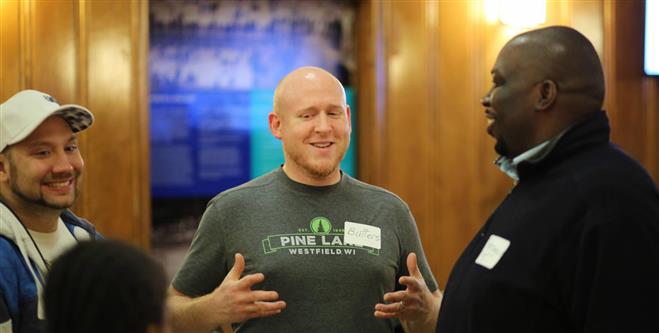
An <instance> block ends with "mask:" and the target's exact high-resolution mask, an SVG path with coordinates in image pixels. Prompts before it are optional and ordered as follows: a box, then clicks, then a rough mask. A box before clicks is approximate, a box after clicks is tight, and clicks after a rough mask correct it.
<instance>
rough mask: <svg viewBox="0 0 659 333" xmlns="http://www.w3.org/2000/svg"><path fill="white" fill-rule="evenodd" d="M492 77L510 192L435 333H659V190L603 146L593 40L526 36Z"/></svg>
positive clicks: (491, 100)
mask: <svg viewBox="0 0 659 333" xmlns="http://www.w3.org/2000/svg"><path fill="white" fill-rule="evenodd" d="M492 80H493V86H492V89H491V90H490V91H489V92H488V94H487V95H486V96H485V97H483V99H482V104H483V106H484V107H485V116H486V118H487V119H488V121H489V125H488V127H487V132H488V133H489V134H490V135H491V136H493V137H494V138H495V139H496V146H495V150H496V151H497V152H498V153H499V154H500V155H501V156H500V157H499V159H498V160H497V161H496V164H497V165H498V166H499V167H500V168H501V169H502V171H504V172H505V173H506V174H508V175H509V176H510V177H511V178H512V179H513V180H514V182H515V186H514V187H513V189H512V191H511V192H510V193H509V194H508V196H507V197H506V198H505V200H504V201H503V202H502V203H501V204H500V205H499V207H498V208H497V209H496V210H495V211H494V213H493V214H492V216H491V217H490V218H489V219H488V220H487V222H486V223H485V225H484V226H483V227H482V229H481V230H480V231H479V232H478V233H477V234H476V236H475V237H474V239H473V240H472V241H471V243H469V245H468V246H467V249H466V250H465V251H464V252H463V253H462V255H461V256H460V258H459V259H458V261H457V263H456V264H455V267H454V268H453V271H452V272H451V275H450V277H449V281H448V284H447V286H446V290H445V293H444V299H443V302H442V305H441V312H440V314H439V322H438V327H437V332H442V333H445V332H446V333H448V332H450V333H455V332H458V333H459V332H479V333H482V332H534V333H542V332H659V319H658V318H659V316H657V314H659V282H658V281H659V194H658V192H657V187H656V185H655V184H654V182H653V181H652V179H651V178H650V177H649V175H648V174H647V172H646V171H645V170H643V168H642V167H641V166H640V165H639V164H638V163H637V162H636V161H635V160H633V159H631V158H630V157H628V156H627V155H625V154H624V153H623V152H622V151H621V150H620V149H619V148H618V147H616V146H615V145H613V144H611V143H610V142H609V132H610V128H609V121H608V119H607V116H606V114H605V113H604V112H603V111H602V110H601V107H602V102H603V99H604V79H603V73H602V66H601V64H600V61H599V58H598V56H597V53H596V52H595V49H594V48H593V46H592V44H591V43H590V42H589V41H588V40H587V39H586V37H584V36H583V35H582V34H580V33H579V32H577V31H576V30H574V29H571V28H567V27H548V28H544V29H539V30H534V31H530V32H527V33H523V34H521V35H518V36H516V37H514V38H513V39H512V40H511V41H510V42H508V43H507V44H506V45H505V46H504V47H503V49H502V50H501V52H500V53H499V56H498V57H497V60H496V63H495V65H494V68H493V69H492Z"/></svg>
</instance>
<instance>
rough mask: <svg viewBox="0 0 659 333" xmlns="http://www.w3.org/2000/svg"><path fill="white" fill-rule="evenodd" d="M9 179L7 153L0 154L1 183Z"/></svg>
mask: <svg viewBox="0 0 659 333" xmlns="http://www.w3.org/2000/svg"><path fill="white" fill-rule="evenodd" d="M7 179H9V159H8V158H7V154H6V153H0V182H1V183H4V182H6V181H7Z"/></svg>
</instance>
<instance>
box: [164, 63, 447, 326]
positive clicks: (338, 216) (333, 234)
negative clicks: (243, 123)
mask: <svg viewBox="0 0 659 333" xmlns="http://www.w3.org/2000/svg"><path fill="white" fill-rule="evenodd" d="M269 123H270V129H271V132H272V133H273V135H274V136H275V137H277V138H278V139H280V140H282V143H283V149H284V160H285V162H284V165H283V166H282V167H281V168H278V169H277V170H274V171H272V172H270V173H269V174H266V175H264V176H261V177H259V178H256V179H254V180H252V181H250V182H248V183H246V184H243V185H241V186H238V187H236V188H233V189H230V190H227V191H225V192H222V193H220V194H219V195H218V196H216V197H215V198H214V199H213V200H211V202H210V203H209V205H208V208H207V209H206V212H205V213H204V216H203V218H202V221H201V224H200V226H199V230H197V233H196V235H195V238H194V240H193V242H192V245H191V247H190V250H189V252H188V255H187V257H186V259H185V262H184V264H183V266H182V267H181V268H180V270H179V271H178V273H177V274H176V277H175V278H174V281H173V282H172V287H171V288H170V294H171V296H170V300H169V305H170V311H171V316H172V326H173V327H174V329H175V330H176V331H180V332H190V331H210V330H213V329H215V328H218V327H222V328H224V329H225V331H228V330H231V329H232V328H231V327H230V325H231V324H233V329H236V331H238V332H266V331H267V332H317V333H324V332H394V331H396V328H397V327H398V326H401V325H402V327H403V328H404V329H405V330H406V331H407V332H423V331H432V330H434V328H435V324H436V321H437V313H438V309H439V302H440V299H441V293H440V291H439V289H438V288H437V283H436V282H435V279H434V278H433V276H432V272H431V271H430V268H429V266H428V263H427V261H426V259H425V256H424V254H423V249H422V247H421V242H420V240H419V235H418V232H417V229H416V225H415V223H414V218H413V217H412V214H411V213H410V210H409V208H408V206H407V205H406V204H405V203H404V202H403V201H402V200H401V199H400V198H398V197H397V196H395V195H394V194H392V193H390V192H388V191H385V190H383V189H381V188H378V187H375V186H371V185H368V184H365V183H362V182H360V181H358V180H355V179H353V178H351V177H350V176H348V175H347V174H344V173H342V172H341V171H340V169H339V162H340V161H341V159H342V158H343V156H344V154H345V152H346V150H347V148H348V144H349V141H350V131H351V128H350V108H349V107H348V106H347V105H346V100H345V92H344V90H343V87H342V86H341V84H340V83H339V81H338V80H337V79H336V78H334V77H333V76H332V75H331V74H330V73H328V72H326V71H324V70H322V69H320V68H316V67H302V68H299V69H297V70H295V71H293V72H292V73H290V74H289V75H288V76H286V77H285V78H284V79H283V80H282V81H281V82H280V83H279V85H278V87H277V89H276V91H275V98H274V110H273V112H272V113H271V114H270V115H269Z"/></svg>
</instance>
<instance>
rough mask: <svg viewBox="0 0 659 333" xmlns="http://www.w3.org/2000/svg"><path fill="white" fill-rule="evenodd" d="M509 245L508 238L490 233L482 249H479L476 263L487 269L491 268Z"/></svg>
mask: <svg viewBox="0 0 659 333" xmlns="http://www.w3.org/2000/svg"><path fill="white" fill-rule="evenodd" d="M509 246H510V241H509V240H507V239H505V238H503V237H500V236H497V235H490V238H489V239H488V240H487V243H485V246H484V247H483V250H481V253H480V254H479V255H478V258H476V263H477V264H479V265H481V266H483V267H485V268H487V269H492V268H493V267H494V266H496V265H497V263H498V262H499V259H501V257H503V254H504V253H506V250H508V247H509Z"/></svg>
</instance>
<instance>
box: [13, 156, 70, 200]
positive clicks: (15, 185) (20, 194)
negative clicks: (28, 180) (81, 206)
mask: <svg viewBox="0 0 659 333" xmlns="http://www.w3.org/2000/svg"><path fill="white" fill-rule="evenodd" d="M10 169H11V174H12V175H14V177H12V178H11V179H10V180H9V186H10V188H11V191H12V192H13V193H14V195H16V196H17V197H19V198H21V199H22V200H23V201H25V202H29V203H31V204H33V205H37V206H41V207H45V208H50V209H58V210H61V209H67V208H70V207H72V206H73V204H74V203H75V202H76V199H78V194H79V193H80V191H79V186H80V174H79V173H78V174H75V176H74V177H73V178H74V181H75V186H74V187H73V200H72V201H71V203H70V204H69V203H64V204H59V203H54V202H49V201H47V200H46V198H44V195H43V193H42V192H41V191H39V193H38V194H34V195H32V194H30V193H26V192H24V191H22V190H21V188H20V186H18V173H17V171H18V170H17V169H16V166H15V165H13V164H12V163H10ZM62 178H66V179H68V178H71V174H68V175H66V177H62Z"/></svg>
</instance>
